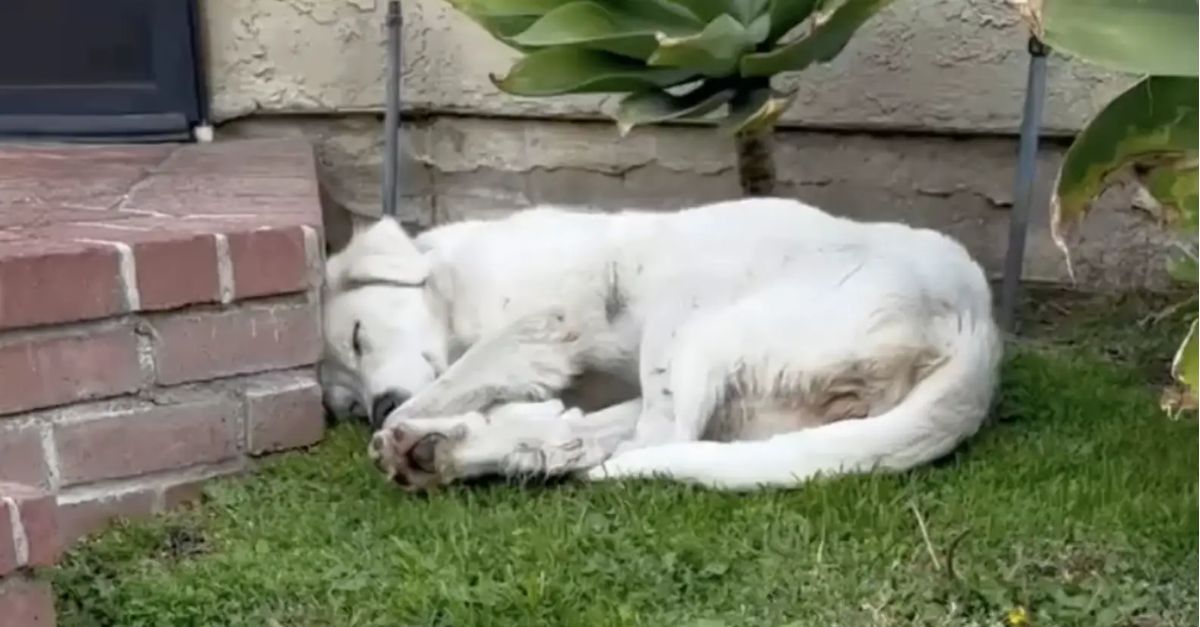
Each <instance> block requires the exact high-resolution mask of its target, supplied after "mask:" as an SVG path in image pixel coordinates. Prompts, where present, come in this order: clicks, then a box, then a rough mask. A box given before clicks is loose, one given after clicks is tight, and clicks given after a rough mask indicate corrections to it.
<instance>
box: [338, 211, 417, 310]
mask: <svg viewBox="0 0 1200 627" xmlns="http://www.w3.org/2000/svg"><path fill="white" fill-rule="evenodd" d="M429 271H430V264H429V260H428V259H426V258H425V255H423V254H421V252H420V251H419V250H417V247H416V245H415V244H414V243H413V240H412V238H411V237H409V236H408V233H405V232H404V228H403V227H401V226H400V223H399V222H397V221H396V220H394V219H392V218H387V217H385V218H381V219H380V220H378V221H376V222H374V223H373V224H370V225H369V226H366V227H364V228H362V229H360V230H357V232H355V233H354V235H353V236H352V237H351V238H350V242H349V243H348V244H346V248H344V249H343V250H341V251H340V252H338V253H337V254H336V255H334V256H332V257H330V258H329V260H328V261H327V262H326V263H325V286H326V289H329V290H331V291H334V292H337V291H340V290H343V289H345V288H347V287H349V286H350V285H354V284H370V283H388V284H392V285H404V286H419V285H421V284H423V283H424V282H425V281H426V279H428V278H429Z"/></svg>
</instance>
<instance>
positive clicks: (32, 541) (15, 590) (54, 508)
mask: <svg viewBox="0 0 1200 627" xmlns="http://www.w3.org/2000/svg"><path fill="white" fill-rule="evenodd" d="M61 546H62V544H61V541H60V537H59V533H58V505H57V504H56V503H55V499H54V495H53V494H51V493H50V492H48V491H46V490H39V489H37V488H34V487H31V486H27V485H22V484H19V483H4V482H0V627H10V626H11V627H52V626H53V625H54V623H55V613H54V595H53V594H51V592H50V584H49V583H47V582H46V581H45V580H43V579H40V578H37V577H36V576H35V573H34V572H33V571H34V569H39V568H45V567H47V566H52V565H54V564H55V563H56V562H57V561H58V557H59V554H60V552H61V548H60V547H61Z"/></svg>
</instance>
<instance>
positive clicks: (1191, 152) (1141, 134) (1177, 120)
mask: <svg viewBox="0 0 1200 627" xmlns="http://www.w3.org/2000/svg"><path fill="white" fill-rule="evenodd" d="M1198 87H1200V85H1198V83H1197V80H1196V79H1194V78H1178V77H1150V78H1147V79H1145V80H1142V81H1140V82H1138V83H1137V84H1136V85H1134V86H1133V87H1131V88H1129V89H1128V90H1127V91H1126V92H1125V93H1123V94H1121V95H1119V96H1117V97H1116V98H1115V99H1113V101H1112V102H1110V103H1108V105H1107V106H1105V107H1104V109H1103V110H1101V111H1100V113H1099V114H1097V115H1096V117H1095V118H1093V119H1092V121H1091V122H1089V123H1088V125H1087V127H1086V128H1084V129H1083V131H1082V132H1080V134H1079V136H1078V137H1076V138H1075V141H1074V143H1072V144H1071V147H1070V148H1069V149H1068V150H1067V154H1066V156H1065V157H1064V158H1063V164H1062V168H1061V169H1060V170H1059V173H1058V181H1057V182H1056V183H1055V190H1054V195H1053V197H1052V198H1051V211H1052V214H1051V234H1052V236H1053V237H1054V241H1055V242H1056V243H1057V244H1058V246H1059V247H1060V248H1062V249H1063V250H1064V251H1065V250H1066V244H1065V237H1064V235H1063V233H1062V231H1063V228H1064V227H1065V226H1067V225H1070V224H1071V223H1073V222H1076V221H1078V220H1079V219H1080V218H1082V217H1083V216H1084V214H1086V213H1087V210H1088V209H1089V208H1090V206H1091V203H1092V200H1093V199H1094V198H1095V197H1096V196H1098V195H1100V193H1101V192H1102V191H1104V188H1105V187H1106V186H1107V185H1108V183H1109V181H1110V178H1111V177H1112V175H1113V174H1115V173H1117V172H1119V171H1121V170H1123V169H1124V168H1125V167H1127V166H1131V165H1133V164H1143V165H1147V166H1150V167H1159V166H1162V165H1165V164H1170V163H1174V162H1177V161H1178V160H1180V159H1184V160H1190V161H1191V162H1192V163H1194V162H1195V159H1196V136H1197V133H1198V132H1200V122H1198V117H1200V116H1198V115H1197V89H1198ZM1193 167H1194V166H1193ZM1160 193H1162V190H1160ZM1185 196H1186V195H1185ZM1163 197H1164V198H1168V199H1169V197H1170V195H1169V194H1165V195H1164V196H1163Z"/></svg>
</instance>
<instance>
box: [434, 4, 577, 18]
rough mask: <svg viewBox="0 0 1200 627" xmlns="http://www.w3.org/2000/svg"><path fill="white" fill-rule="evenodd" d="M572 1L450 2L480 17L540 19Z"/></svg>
mask: <svg viewBox="0 0 1200 627" xmlns="http://www.w3.org/2000/svg"><path fill="white" fill-rule="evenodd" d="M570 1H571V0H449V2H450V5H451V6H453V7H454V8H455V9H458V10H459V11H462V12H463V13H466V14H467V15H471V16H478V17H516V16H523V17H530V16H532V17H538V16H542V15H545V14H547V13H549V12H551V11H553V10H554V9H557V8H558V7H560V6H562V5H564V4H567V3H568V2H570Z"/></svg>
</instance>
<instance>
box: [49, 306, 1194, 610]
mask: <svg viewBox="0 0 1200 627" xmlns="http://www.w3.org/2000/svg"><path fill="white" fill-rule="evenodd" d="M1151 304H1153V303H1151ZM1147 311H1150V306H1149V305H1148V304H1147V303H1146V302H1144V301H1142V300H1141V299H1134V300H1132V301H1122V302H1107V301H1106V302H1096V301H1093V300H1087V301H1080V302H1077V301H1076V300H1063V299H1056V300H1053V301H1043V302H1042V305H1041V306H1039V307H1032V308H1029V309H1028V310H1027V313H1026V316H1027V318H1026V319H1028V320H1031V323H1030V324H1029V325H1028V326H1027V328H1026V332H1025V336H1024V337H1023V338H1022V339H1020V340H1017V341H1015V342H1014V343H1012V344H1011V345H1010V349H1009V358H1008V359H1007V362H1006V365H1005V370H1004V382H1003V388H1002V391H1001V394H1000V399H999V402H998V405H997V409H996V418H997V420H996V421H995V422H994V423H993V424H991V425H990V426H988V427H987V428H986V429H985V431H984V432H982V433H981V434H980V436H979V437H978V438H977V439H975V440H974V441H972V443H971V444H970V445H969V446H966V447H964V448H963V449H961V450H960V451H959V452H957V453H956V454H955V455H953V456H952V457H950V458H949V459H947V460H945V461H943V462H941V463H938V464H936V465H933V466H929V467H926V468H922V469H919V470H916V471H914V472H910V473H906V474H903V475H896V476H863V477H851V478H842V479H837V480H829V481H822V482H819V483H814V484H811V485H808V486H806V487H804V488H802V489H797V490H792V491H770V492H762V493H757V494H753V495H736V494H722V493H716V492H709V491H704V490H700V489H693V488H688V487H682V486H674V485H665V484H654V483H630V484H626V485H616V484H614V485H584V484H574V483H566V484H560V485H554V486H541V487H536V486H535V487H529V486H527V487H520V486H514V485H504V484H492V485H486V486H472V487H466V488H455V489H449V490H444V491H442V492H440V493H437V494H434V495H431V496H428V497H412V496H409V495H406V494H403V493H401V492H399V491H398V490H395V489H392V488H391V487H389V486H388V485H387V484H386V483H385V482H384V481H382V480H381V479H380V477H378V476H377V475H376V474H375V473H374V472H373V471H372V469H371V467H370V464H369V462H367V460H366V459H365V456H364V454H363V452H364V445H365V441H366V434H365V432H364V431H362V430H361V429H359V428H357V427H354V426H343V427H339V428H337V429H335V430H334V431H333V432H332V433H331V435H330V437H329V438H328V440H327V441H326V442H325V443H323V444H322V445H320V446H319V447H317V448H316V449H314V450H313V451H312V452H311V453H309V454H292V455H286V456H281V457H278V458H275V459H273V460H270V461H269V462H266V463H264V464H263V465H262V466H261V467H260V468H259V469H258V470H257V471H256V473H255V474H254V475H253V476H248V477H244V478H239V479H232V480H225V481H221V482H217V483H215V484H213V485H212V486H211V487H210V488H208V489H207V492H206V497H205V499H204V501H203V502H202V503H201V504H200V505H199V506H197V507H194V508H192V509H189V510H184V511H180V512H176V513H174V514H171V515H168V516H165V517H162V518H160V519H158V520H154V521H150V522H145V523H140V524H132V525H124V524H123V525H120V526H118V527H115V528H114V529H112V530H110V531H108V532H106V533H103V534H101V535H99V536H97V537H95V538H93V539H91V540H88V541H86V542H84V543H82V544H81V545H79V546H78V547H77V548H75V549H74V550H73V551H72V552H71V553H69V554H68V556H67V557H66V558H65V561H64V563H63V565H62V566H61V567H60V568H59V569H58V570H57V571H56V572H54V574H53V577H54V584H55V589H56V592H57V594H58V604H59V613H60V624H61V625H65V626H73V625H121V626H123V627H124V626H137V625H171V626H174V625H180V626H190V625H195V626H209V625H248V626H260V625H263V626H273V625H298V626H310V625H338V626H341V625H647V626H660V625H662V626H666V625H696V626H699V625H709V626H713V627H716V626H720V625H728V626H730V627H732V626H740V625H813V626H819V627H826V626H835V625H844V626H860V625H862V626H866V625H998V624H1003V623H1005V622H1008V623H1010V624H1031V625H1056V626H1057V625H1087V626H1089V627H1092V626H1104V625H1129V626H1137V627H1152V626H1165V625H1195V624H1196V604H1197V584H1198V582H1197V551H1198V546H1197V507H1198V503H1197V479H1196V477H1197V475H1196V470H1197V423H1196V419H1195V416H1194V415H1188V416H1184V417H1179V418H1170V417H1167V416H1165V415H1164V414H1163V413H1162V412H1161V411H1160V410H1159V408H1158V398H1159V397H1158V394H1159V387H1158V386H1159V385H1160V384H1161V383H1162V381H1161V376H1162V372H1163V371H1164V370H1165V367H1166V366H1165V362H1166V361H1167V360H1168V359H1169V357H1170V354H1171V351H1172V347H1173V344H1172V342H1173V341H1174V339H1175V338H1177V337H1178V333H1179V331H1180V330H1181V328H1182V324H1181V323H1180V322H1179V321H1178V320H1176V319H1168V320H1165V321H1161V322H1155V323H1152V324H1148V325H1144V326H1143V325H1139V324H1138V320H1139V318H1141V317H1142V316H1143V315H1144V314H1145V313H1146V312H1147ZM1023 621H1024V622H1023Z"/></svg>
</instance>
